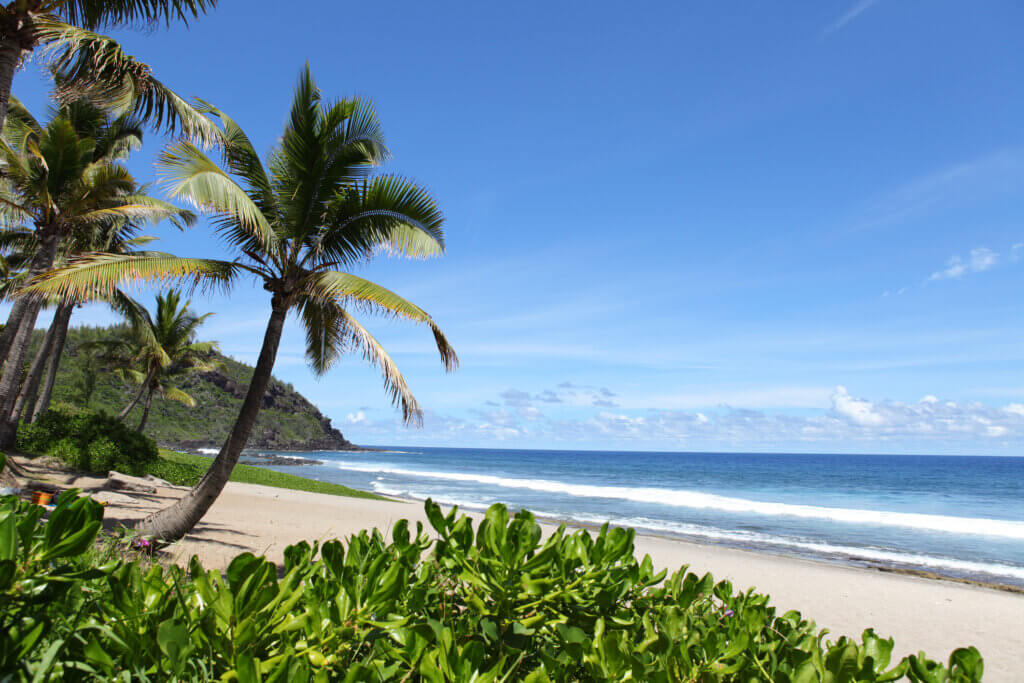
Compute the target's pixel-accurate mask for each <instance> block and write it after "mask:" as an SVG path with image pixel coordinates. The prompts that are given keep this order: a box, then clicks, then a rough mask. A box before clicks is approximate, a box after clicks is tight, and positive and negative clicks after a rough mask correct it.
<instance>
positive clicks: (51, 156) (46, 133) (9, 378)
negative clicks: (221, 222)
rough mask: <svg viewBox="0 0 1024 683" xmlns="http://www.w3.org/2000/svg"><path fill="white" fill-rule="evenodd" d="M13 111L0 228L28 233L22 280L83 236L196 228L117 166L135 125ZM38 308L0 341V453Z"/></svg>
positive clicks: (26, 308)
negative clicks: (154, 225)
mask: <svg viewBox="0 0 1024 683" xmlns="http://www.w3.org/2000/svg"><path fill="white" fill-rule="evenodd" d="M10 105H11V106H10V109H9V115H8V117H7V122H6V124H5V125H4V131H3V133H4V134H3V139H2V140H0V169H2V171H3V174H2V178H0V224H5V226H9V227H15V228H16V227H20V226H26V225H27V226H31V230H32V233H33V239H34V240H35V242H36V244H37V247H36V249H35V253H34V254H33V256H32V259H31V262H30V263H29V264H28V265H27V268H26V277H27V278H29V279H31V278H33V277H36V276H38V275H40V274H42V273H45V272H47V271H49V270H51V269H52V267H53V264H54V261H55V259H56V258H57V254H58V251H59V249H60V246H61V244H62V242H64V241H65V240H66V239H67V238H68V237H70V236H73V235H76V234H79V233H81V232H83V231H84V232H91V231H93V230H95V229H96V228H97V227H101V226H106V225H111V224H117V223H121V222H124V221H130V222H132V223H135V224H142V223H147V222H159V221H162V220H170V221H171V222H172V223H174V224H176V225H178V226H179V227H184V226H186V225H190V224H191V223H192V222H194V220H195V215H194V214H193V213H191V212H189V211H185V210H182V209H179V208H178V207H175V206H173V205H171V204H168V203H167V202H164V201H161V200H158V199H154V198H153V197H150V196H148V195H147V194H146V193H145V192H144V191H140V186H139V184H138V183H137V182H136V180H135V179H134V178H133V177H132V175H131V174H130V173H129V172H128V169H127V168H125V167H124V166H123V165H122V164H120V163H118V162H119V160H121V159H123V158H125V157H126V156H127V155H128V153H129V152H130V151H131V150H132V149H135V148H137V147H138V146H139V145H140V144H141V139H142V132H141V129H140V128H139V125H138V122H137V120H136V119H134V118H132V117H125V116H121V117H117V118H111V117H109V116H108V115H107V114H105V113H104V112H102V111H101V110H99V109H98V108H97V107H95V106H93V105H92V104H90V103H87V102H84V101H79V102H75V103H71V104H65V105H63V106H61V107H59V108H58V109H57V110H55V111H54V112H53V116H52V118H51V119H50V121H49V123H47V124H46V126H45V127H44V126H42V125H40V124H39V123H38V122H37V121H36V120H35V118H33V117H32V115H31V114H30V113H29V112H28V110H26V109H25V108H24V107H23V106H22V105H21V103H20V102H18V100H17V98H14V97H11V102H10ZM60 298H62V299H66V298H67V297H60ZM41 305H42V298H41V297H40V296H38V295H28V296H20V297H19V298H18V299H17V301H16V303H15V305H14V306H13V307H12V309H11V313H10V316H9V317H8V321H7V326H6V327H5V328H4V332H3V334H2V335H0V350H2V349H3V347H6V348H7V354H6V359H5V360H6V363H5V365H4V369H3V374H2V376H0V448H2V447H9V446H10V445H11V444H13V442H14V439H15V435H16V433H17V422H16V421H13V420H11V419H10V418H11V413H12V410H13V408H14V402H15V401H16V399H17V395H18V390H19V388H20V387H21V384H22V377H23V376H24V362H25V356H26V354H27V353H28V344H29V338H30V335H31V333H32V330H33V329H34V327H35V322H36V317H37V316H38V314H39V309H40V307H41Z"/></svg>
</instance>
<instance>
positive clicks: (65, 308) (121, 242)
mask: <svg viewBox="0 0 1024 683" xmlns="http://www.w3.org/2000/svg"><path fill="white" fill-rule="evenodd" d="M142 191H143V188H139V189H138V190H137V191H136V194H139V193H140V192H142ZM140 227H141V226H140V225H139V224H138V223H136V222H134V221H132V220H129V219H120V220H115V221H113V222H111V223H108V224H97V225H92V226H84V227H83V228H82V229H80V230H77V231H75V232H74V233H73V234H71V235H70V236H69V237H68V238H67V239H65V240H64V242H63V244H62V248H61V255H60V260H61V261H67V259H68V258H69V257H71V256H74V255H77V254H82V253H86V252H93V251H104V252H108V253H118V254H129V253H133V254H141V253H149V252H143V251H139V250H138V249H137V247H140V246H143V245H146V244H149V243H150V242H152V241H154V240H156V238H155V237H150V236H145V235H143V236H137V234H138V232H139V229H140ZM37 249H38V244H37V243H36V239H35V233H34V232H33V231H31V230H25V229H20V230H8V231H5V232H2V233H0V250H3V251H7V252H8V253H7V257H6V259H5V261H6V263H7V264H8V267H9V268H10V267H11V266H12V265H13V266H14V267H15V268H19V267H20V268H21V269H22V273H21V275H22V277H21V278H18V280H23V276H24V268H25V266H26V265H27V264H29V263H31V261H32V257H33V255H34V254H35V252H36V250H37ZM12 279H13V278H12ZM10 289H11V290H13V291H16V290H17V286H16V284H15V283H12V284H11V286H10ZM51 303H55V304H56V307H57V308H56V312H55V313H54V317H53V322H52V323H51V324H50V327H49V329H48V330H47V332H46V336H45V337H44V340H43V343H42V344H41V345H40V347H39V351H38V353H37V354H36V357H35V359H34V360H33V362H32V365H31V366H30V368H29V371H28V375H27V377H26V379H25V381H24V383H23V384H22V388H21V392H20V393H19V394H18V398H17V400H16V401H15V404H14V408H13V410H12V411H11V417H10V419H11V420H12V421H15V422H17V421H18V420H20V419H22V418H23V417H24V418H26V421H27V422H35V420H36V418H37V417H39V415H40V414H42V413H43V412H45V411H46V410H47V409H48V408H49V406H50V398H51V396H52V395H53V388H54V384H55V381H56V377H57V370H58V368H59V367H60V362H61V359H62V358H63V353H64V345H65V343H66V341H67V335H68V327H69V326H70V324H71V316H72V315H73V313H74V310H75V308H76V307H77V304H76V303H75V302H73V301H69V300H57V301H55V302H51ZM106 303H107V304H108V305H109V306H110V307H111V308H112V309H114V312H115V313H122V314H123V313H124V312H125V311H126V310H129V309H130V310H134V308H135V307H136V306H137V305H136V304H135V302H134V301H132V300H131V299H130V298H128V297H127V296H126V295H125V294H123V293H122V292H116V293H115V295H114V297H113V298H112V299H111V300H109V301H107V302H106ZM44 372H45V373H46V375H45V377H44V376H43V373H44ZM40 382H42V393H39V390H40ZM37 396H38V400H37V399H36V397H37Z"/></svg>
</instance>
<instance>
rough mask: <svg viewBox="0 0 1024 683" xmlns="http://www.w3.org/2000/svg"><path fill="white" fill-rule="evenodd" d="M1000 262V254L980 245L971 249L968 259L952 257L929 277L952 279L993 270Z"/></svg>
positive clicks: (930, 278) (931, 278)
mask: <svg viewBox="0 0 1024 683" xmlns="http://www.w3.org/2000/svg"><path fill="white" fill-rule="evenodd" d="M998 262H999V254H997V253H996V252H994V251H992V250H991V249H988V248H986V247H978V248H977V249H971V253H970V256H968V257H967V259H962V258H961V257H959V256H954V257H952V258H951V259H949V264H948V265H947V267H946V268H945V269H943V270H939V271H936V272H934V273H932V274H931V277H929V278H928V279H929V280H952V279H956V278H960V277H963V276H964V275H967V274H968V273H983V272H985V271H986V270H991V269H992V268H993V267H995V265H996V264H997V263H998Z"/></svg>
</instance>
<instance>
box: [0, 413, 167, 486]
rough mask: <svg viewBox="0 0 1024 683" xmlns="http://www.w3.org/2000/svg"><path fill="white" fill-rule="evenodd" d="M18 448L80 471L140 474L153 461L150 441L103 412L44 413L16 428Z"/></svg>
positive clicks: (155, 448) (153, 444) (155, 455)
mask: <svg viewBox="0 0 1024 683" xmlns="http://www.w3.org/2000/svg"><path fill="white" fill-rule="evenodd" d="M18 448H20V449H21V450H23V451H25V452H26V453H33V454H36V455H52V456H54V457H56V458H60V459H61V460H63V461H65V462H66V463H68V464H69V465H71V466H72V467H74V468H76V469H78V470H81V471H83V472H94V473H99V474H106V473H107V472H108V471H110V470H112V469H116V470H118V471H121V472H126V473H129V474H144V473H145V472H146V469H147V467H148V466H149V465H150V464H151V463H152V462H154V461H155V460H156V459H157V447H156V444H155V443H154V442H153V440H152V439H150V438H148V437H146V436H144V435H142V434H139V433H138V432H135V431H133V430H131V429H129V428H128V427H126V426H125V425H124V423H122V422H120V421H118V420H117V419H116V418H114V417H111V416H110V415H107V414H106V413H92V412H88V411H77V410H68V409H66V408H65V409H54V410H48V411H46V412H45V413H43V414H42V415H40V416H39V419H37V420H36V421H35V422H33V423H32V424H22V425H21V426H20V427H19V429H18Z"/></svg>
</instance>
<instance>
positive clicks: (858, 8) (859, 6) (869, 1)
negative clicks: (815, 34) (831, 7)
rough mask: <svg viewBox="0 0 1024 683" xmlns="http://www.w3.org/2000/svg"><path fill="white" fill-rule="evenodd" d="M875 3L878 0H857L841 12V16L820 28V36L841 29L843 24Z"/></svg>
mask: <svg viewBox="0 0 1024 683" xmlns="http://www.w3.org/2000/svg"><path fill="white" fill-rule="evenodd" d="M877 3H878V0H859V2H856V3H854V5H853V6H852V7H851V8H850V9H848V10H847V11H846V13H845V14H843V15H842V16H841V17H839V18H838V19H836V20H835V21H833V22H832V23H831V24H829V25H828V26H826V27H825V28H824V29H822V31H821V37H822V38H824V37H826V36H828V35H831V34H833V33H835V32H836V31H839V30H841V29H842V28H843V27H844V26H846V25H847V24H849V23H850V22H851V21H853V20H854V19H856V18H857V17H859V16H860V15H861V14H863V13H864V12H866V11H867V10H869V9H871V7H872V6H873V5H875V4H877Z"/></svg>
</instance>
